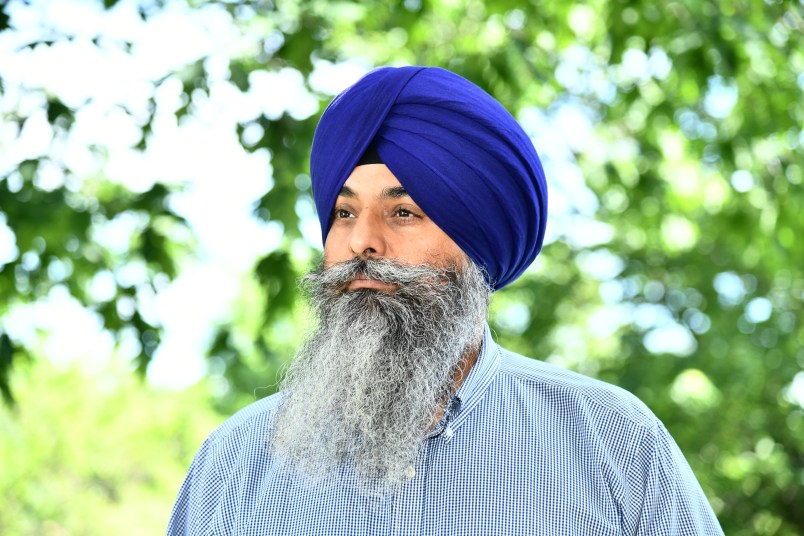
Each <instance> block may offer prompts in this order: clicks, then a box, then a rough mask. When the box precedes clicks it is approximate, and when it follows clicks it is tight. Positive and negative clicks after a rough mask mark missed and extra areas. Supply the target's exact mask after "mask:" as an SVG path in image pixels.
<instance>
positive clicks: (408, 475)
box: [405, 465, 416, 480]
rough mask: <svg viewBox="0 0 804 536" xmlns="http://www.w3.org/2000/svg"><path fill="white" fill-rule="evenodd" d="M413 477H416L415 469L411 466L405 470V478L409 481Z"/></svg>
mask: <svg viewBox="0 0 804 536" xmlns="http://www.w3.org/2000/svg"><path fill="white" fill-rule="evenodd" d="M414 476H416V469H414V468H413V466H412V465H409V466H408V468H407V469H405V478H407V479H408V480H410V479H411V478H413V477H414Z"/></svg>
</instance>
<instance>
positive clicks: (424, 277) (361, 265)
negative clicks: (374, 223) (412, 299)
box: [301, 257, 462, 293]
mask: <svg viewBox="0 0 804 536" xmlns="http://www.w3.org/2000/svg"><path fill="white" fill-rule="evenodd" d="M461 271H462V270H461V269H460V268H459V267H458V266H457V262H453V263H452V264H450V265H448V266H445V267H435V266H431V265H427V264H406V263H403V262H400V261H398V260H395V259H374V258H360V257H354V258H352V259H350V260H348V261H343V262H339V263H336V264H333V265H331V266H328V267H324V265H323V263H321V264H320V265H319V267H318V268H317V269H316V270H313V271H312V272H310V273H308V274H307V275H305V276H304V277H302V279H301V286H302V288H303V289H304V290H307V291H308V293H309V291H310V290H311V287H312V286H314V285H315V286H318V287H319V288H325V289H327V290H329V291H335V292H339V291H342V289H343V288H344V287H345V286H346V285H348V284H349V283H350V282H352V281H353V280H355V279H356V278H358V277H360V278H365V279H374V280H377V281H381V282H382V283H386V284H389V285H396V286H397V287H398V288H399V289H405V288H408V287H418V286H420V285H422V284H425V285H428V286H430V285H432V283H433V282H434V281H441V282H443V283H448V282H454V281H456V280H457V279H458V277H459V276H460V273H461Z"/></svg>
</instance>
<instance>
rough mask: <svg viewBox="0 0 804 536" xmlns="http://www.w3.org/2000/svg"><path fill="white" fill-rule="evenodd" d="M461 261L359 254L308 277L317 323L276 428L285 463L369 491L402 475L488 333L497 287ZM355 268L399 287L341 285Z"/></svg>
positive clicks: (316, 478) (275, 446)
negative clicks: (432, 262)
mask: <svg viewBox="0 0 804 536" xmlns="http://www.w3.org/2000/svg"><path fill="white" fill-rule="evenodd" d="M465 260H466V262H465V266H464V267H461V268H457V267H455V266H452V267H449V268H434V267H432V266H428V265H405V264H400V263H398V262H396V261H392V260H387V259H381V260H367V261H361V260H359V259H355V260H353V261H349V262H345V263H340V264H336V265H333V266H331V267H330V268H327V269H324V268H319V269H317V270H314V271H312V272H310V273H309V274H307V275H306V276H305V277H304V278H303V279H302V285H303V287H304V288H305V290H306V293H307V296H308V300H309V303H310V305H311V308H312V310H313V312H314V314H315V317H316V319H317V320H318V322H317V325H316V326H315V327H314V328H313V329H312V330H311V332H310V334H309V335H308V337H307V340H306V342H305V343H304V344H303V346H302V348H301V350H300V351H299V353H298V354H297V356H296V359H295V360H294V361H293V363H292V364H291V365H290V367H289V369H288V371H287V374H286V376H285V378H284V381H283V382H282V385H281V386H282V389H283V393H282V398H281V402H280V404H279V407H278V408H277V412H276V414H275V416H274V420H273V424H272V427H271V430H270V432H269V438H268V439H269V445H270V448H271V450H272V453H273V454H274V455H275V458H276V460H277V462H278V463H280V464H281V465H283V466H284V469H286V470H290V471H292V472H294V473H296V474H298V475H300V476H302V477H304V478H305V479H306V480H308V481H310V482H312V483H321V482H323V481H324V480H326V479H328V478H330V477H336V478H334V480H333V479H331V480H333V481H335V482H340V483H342V484H345V483H348V482H351V483H354V484H355V485H356V486H357V488H358V489H359V490H360V491H361V493H364V494H367V495H384V494H386V493H389V492H393V491H395V490H397V489H398V488H399V487H400V486H401V484H402V483H404V482H405V480H406V476H405V473H406V469H408V468H409V467H410V466H412V465H413V466H415V462H416V458H417V455H418V452H419V449H420V447H421V445H422V443H423V442H424V439H425V437H426V435H427V433H428V430H429V429H430V428H431V427H432V425H433V419H434V417H435V416H436V415H438V413H439V411H440V410H442V409H443V406H444V404H445V402H446V401H447V399H448V397H449V396H450V394H451V393H452V391H453V389H454V375H455V373H456V371H457V370H458V369H459V368H461V367H462V366H463V365H465V363H464V360H465V359H466V358H467V357H468V356H473V355H474V352H477V351H479V346H480V343H481V341H482V330H483V325H484V320H485V317H486V310H487V307H488V301H489V296H490V289H489V287H488V285H487V284H486V282H485V281H484V279H483V274H482V272H481V270H480V269H479V268H478V267H477V266H476V265H475V264H474V263H473V262H472V261H470V260H469V259H468V258H466V259H465ZM359 273H362V274H364V275H365V276H366V277H367V278H370V279H377V280H380V281H383V282H385V283H391V284H394V285H396V286H397V290H395V291H394V292H382V291H378V290H373V289H358V290H354V291H344V290H343V289H344V287H345V285H346V284H347V283H348V282H349V281H351V280H352V279H353V278H354V277H355V275H356V274H359Z"/></svg>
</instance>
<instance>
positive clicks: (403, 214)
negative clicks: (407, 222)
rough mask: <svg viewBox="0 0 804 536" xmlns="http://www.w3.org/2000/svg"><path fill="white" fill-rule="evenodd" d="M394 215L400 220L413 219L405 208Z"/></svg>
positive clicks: (411, 214)
mask: <svg viewBox="0 0 804 536" xmlns="http://www.w3.org/2000/svg"><path fill="white" fill-rule="evenodd" d="M396 215H397V216H399V217H400V218H411V217H413V212H411V211H409V210H408V209H406V208H400V209H398V210H397V211H396Z"/></svg>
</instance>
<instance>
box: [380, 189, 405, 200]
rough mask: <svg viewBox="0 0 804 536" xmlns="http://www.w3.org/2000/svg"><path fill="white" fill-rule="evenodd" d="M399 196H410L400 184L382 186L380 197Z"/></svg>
mask: <svg viewBox="0 0 804 536" xmlns="http://www.w3.org/2000/svg"><path fill="white" fill-rule="evenodd" d="M400 197H410V194H409V193H408V191H407V190H405V188H403V187H402V186H394V187H393V188H383V189H382V193H381V194H380V199H399V198H400Z"/></svg>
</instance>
